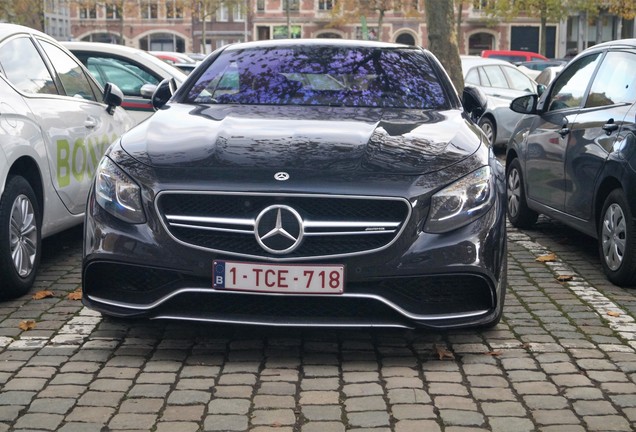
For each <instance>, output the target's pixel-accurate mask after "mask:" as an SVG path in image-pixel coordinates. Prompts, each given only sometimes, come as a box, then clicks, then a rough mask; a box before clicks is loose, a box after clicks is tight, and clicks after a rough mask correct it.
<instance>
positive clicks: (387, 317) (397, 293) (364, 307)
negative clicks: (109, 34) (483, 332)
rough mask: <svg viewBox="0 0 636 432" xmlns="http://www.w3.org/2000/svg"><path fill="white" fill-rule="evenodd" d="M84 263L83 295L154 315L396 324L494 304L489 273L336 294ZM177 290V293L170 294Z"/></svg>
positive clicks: (371, 285) (355, 286)
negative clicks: (216, 283) (223, 285)
mask: <svg viewBox="0 0 636 432" xmlns="http://www.w3.org/2000/svg"><path fill="white" fill-rule="evenodd" d="M90 266H91V268H90V271H87V272H86V275H87V276H88V277H87V278H85V280H84V289H85V291H86V293H87V295H88V296H89V297H91V298H93V299H96V300H97V301H107V302H115V303H123V304H128V305H130V307H131V309H130V310H136V309H138V311H137V312H141V313H143V312H148V311H147V310H146V309H145V306H146V305H149V304H153V303H156V302H159V303H161V305H160V306H158V307H157V309H153V310H152V312H150V313H151V315H153V316H160V315H162V314H165V315H175V314H176V315H178V316H199V317H205V318H209V319H215V318H218V319H221V320H223V319H224V318H227V317H228V316H230V315H231V316H233V319H234V320H239V321H240V320H242V319H243V320H246V321H247V320H255V321H258V319H263V320H272V321H275V320H274V318H278V319H280V320H283V321H284V320H285V319H290V320H301V319H304V320H305V321H306V322H308V323H311V322H314V323H317V322H320V321H323V322H328V321H330V320H331V321H333V322H336V321H338V322H341V321H343V320H344V321H346V320H353V319H362V318H364V319H366V320H367V321H369V322H395V321H399V320H405V319H406V320H408V319H409V315H413V316H416V317H417V316H421V317H425V316H436V315H461V314H470V313H474V312H476V311H486V310H492V309H493V308H494V307H495V306H496V304H495V299H494V287H493V286H492V285H491V284H490V283H489V282H488V280H487V279H485V278H483V277H481V276H478V275H470V274H457V275H431V276H421V277H410V278H393V279H384V280H380V281H376V282H374V281H367V282H359V283H354V282H352V283H349V284H347V285H346V287H345V294H344V295H342V296H312V295H307V296H303V295H267V294H264V295H259V294H254V293H252V294H246V293H237V292H232V291H223V292H221V291H214V290H212V287H211V285H212V281H211V280H210V279H206V278H197V277H192V276H186V275H183V274H181V273H178V272H173V271H169V270H164V269H156V268H150V267H139V266H134V265H125V264H111V263H105V262H101V263H99V262H97V263H91V264H90ZM181 290H185V291H181ZM193 290H196V291H199V292H193ZM176 293H179V294H177V295H176V296H174V297H173V295H174V294H176ZM168 298H170V299H169V300H167V301H166V302H163V301H162V299H163V300H165V299H168ZM99 299H102V300H99ZM382 299H383V300H384V301H382ZM385 301H386V302H389V303H391V304H393V305H395V306H397V308H399V310H396V309H395V308H394V307H391V306H390V305H389V304H387V303H386V302H385ZM134 305H139V307H138V308H137V307H135V306H134ZM401 311H404V312H401ZM411 319H415V320H417V318H411Z"/></svg>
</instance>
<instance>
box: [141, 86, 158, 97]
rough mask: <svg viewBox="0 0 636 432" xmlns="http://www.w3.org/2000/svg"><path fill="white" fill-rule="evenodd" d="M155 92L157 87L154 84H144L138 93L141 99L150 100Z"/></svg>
mask: <svg viewBox="0 0 636 432" xmlns="http://www.w3.org/2000/svg"><path fill="white" fill-rule="evenodd" d="M155 90H157V86H156V85H155V84H144V85H142V86H141V88H140V89H139V93H140V94H141V97H144V98H146V99H151V98H152V95H153V93H154V92H155Z"/></svg>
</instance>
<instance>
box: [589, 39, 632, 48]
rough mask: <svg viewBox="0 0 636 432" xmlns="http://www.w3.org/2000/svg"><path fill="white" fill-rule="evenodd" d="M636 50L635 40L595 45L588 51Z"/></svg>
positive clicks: (621, 40) (620, 40)
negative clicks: (607, 49)
mask: <svg viewBox="0 0 636 432" xmlns="http://www.w3.org/2000/svg"><path fill="white" fill-rule="evenodd" d="M610 47H611V48H623V47H624V48H636V39H619V40H613V41H608V42H602V43H600V44H596V45H594V46H593V47H590V49H594V48H603V49H604V48H610Z"/></svg>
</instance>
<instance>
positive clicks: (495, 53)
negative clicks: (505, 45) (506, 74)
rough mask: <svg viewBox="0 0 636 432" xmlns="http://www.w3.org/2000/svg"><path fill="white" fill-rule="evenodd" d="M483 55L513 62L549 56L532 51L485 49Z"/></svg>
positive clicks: (542, 58)
mask: <svg viewBox="0 0 636 432" xmlns="http://www.w3.org/2000/svg"><path fill="white" fill-rule="evenodd" d="M481 56H482V57H486V58H496V59H499V60H506V61H508V62H511V63H518V62H527V61H533V60H548V58H547V57H545V56H543V55H541V54H538V53H535V52H532V51H515V50H484V51H482V52H481Z"/></svg>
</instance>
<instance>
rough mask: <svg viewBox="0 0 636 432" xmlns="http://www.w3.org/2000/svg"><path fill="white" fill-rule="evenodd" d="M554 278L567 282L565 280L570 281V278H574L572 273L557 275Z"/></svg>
mask: <svg viewBox="0 0 636 432" xmlns="http://www.w3.org/2000/svg"><path fill="white" fill-rule="evenodd" d="M556 279H557V280H558V281H559V282H567V281H571V280H572V279H574V276H572V275H558V276H557V278H556Z"/></svg>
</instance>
